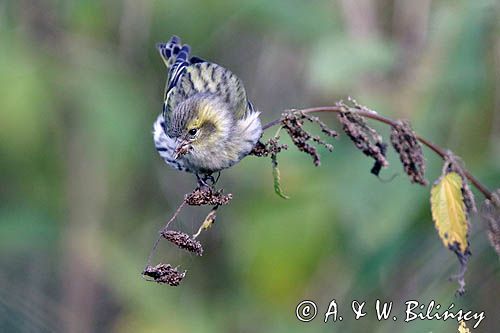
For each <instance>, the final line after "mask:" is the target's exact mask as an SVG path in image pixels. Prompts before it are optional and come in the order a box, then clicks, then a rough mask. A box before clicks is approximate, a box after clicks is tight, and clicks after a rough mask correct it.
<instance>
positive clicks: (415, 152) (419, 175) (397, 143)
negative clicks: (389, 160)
mask: <svg viewBox="0 0 500 333" xmlns="http://www.w3.org/2000/svg"><path fill="white" fill-rule="evenodd" d="M391 143H392V146H393V147H394V149H395V150H396V151H397V152H398V154H399V159H400V160H401V163H403V168H404V170H405V172H406V174H407V175H408V177H410V180H411V182H412V183H418V184H421V185H423V186H426V185H427V184H428V182H427V179H425V176H424V173H425V160H424V154H423V153H422V146H421V145H420V143H419V142H418V139H417V136H416V134H415V132H414V131H413V130H412V128H411V126H410V123H409V122H407V121H398V122H397V124H396V125H395V126H393V127H392V131H391Z"/></svg>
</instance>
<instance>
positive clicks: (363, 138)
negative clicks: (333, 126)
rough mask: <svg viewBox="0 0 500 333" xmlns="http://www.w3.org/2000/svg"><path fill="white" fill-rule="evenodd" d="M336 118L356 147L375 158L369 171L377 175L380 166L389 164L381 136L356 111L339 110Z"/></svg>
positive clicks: (385, 146)
mask: <svg viewBox="0 0 500 333" xmlns="http://www.w3.org/2000/svg"><path fill="white" fill-rule="evenodd" d="M337 118H338V120H339V122H340V123H341V124H342V129H343V130H344V132H345V133H346V134H347V136H348V137H349V138H350V139H351V140H352V142H354V145H355V146H356V148H358V149H359V150H361V151H362V152H363V153H364V154H365V155H366V156H369V157H371V158H373V159H374V160H375V164H374V165H373V168H372V169H371V172H372V173H373V174H375V175H377V176H378V174H379V173H380V170H381V169H382V167H387V166H388V165H389V163H388V162H387V159H386V158H385V155H386V151H387V145H386V144H385V143H384V142H382V137H381V136H380V135H379V134H378V133H377V132H376V131H375V130H374V129H373V128H371V127H369V126H368V125H367V124H366V122H365V120H364V119H363V117H361V116H360V115H359V114H356V112H353V111H344V112H340V113H338V114H337Z"/></svg>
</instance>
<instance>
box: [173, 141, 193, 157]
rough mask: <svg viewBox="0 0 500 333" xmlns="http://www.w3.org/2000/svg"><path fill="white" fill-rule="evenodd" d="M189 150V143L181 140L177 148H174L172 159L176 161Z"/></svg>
mask: <svg viewBox="0 0 500 333" xmlns="http://www.w3.org/2000/svg"><path fill="white" fill-rule="evenodd" d="M191 149H192V147H191V142H189V141H188V140H182V141H181V142H179V144H178V145H177V148H175V151H174V159H175V160H176V159H178V158H179V157H181V156H183V155H186V154H187V153H188V152H189V151H190V150H191Z"/></svg>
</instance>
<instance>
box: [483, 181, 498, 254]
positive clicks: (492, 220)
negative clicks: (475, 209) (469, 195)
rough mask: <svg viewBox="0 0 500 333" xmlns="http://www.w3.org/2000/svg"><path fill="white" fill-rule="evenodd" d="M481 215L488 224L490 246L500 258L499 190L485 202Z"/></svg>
mask: <svg viewBox="0 0 500 333" xmlns="http://www.w3.org/2000/svg"><path fill="white" fill-rule="evenodd" d="M481 215H482V217H483V218H484V219H485V220H486V222H488V238H489V239H490V243H491V246H493V248H494V249H495V251H496V252H497V254H498V255H499V256H500V189H498V190H496V191H495V192H494V193H493V195H492V198H491V200H486V201H485V203H484V205H483V207H482V209H481Z"/></svg>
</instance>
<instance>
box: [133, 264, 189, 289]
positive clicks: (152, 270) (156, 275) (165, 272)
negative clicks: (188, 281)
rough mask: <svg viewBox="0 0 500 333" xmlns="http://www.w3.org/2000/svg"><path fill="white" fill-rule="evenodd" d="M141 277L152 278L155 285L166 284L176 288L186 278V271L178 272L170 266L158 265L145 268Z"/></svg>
mask: <svg viewBox="0 0 500 333" xmlns="http://www.w3.org/2000/svg"><path fill="white" fill-rule="evenodd" d="M142 275H144V276H147V277H150V278H153V281H155V282H157V283H166V284H168V285H170V286H178V285H179V283H180V282H181V281H182V279H183V278H184V277H185V276H186V271H184V272H179V271H178V270H177V268H174V267H172V266H171V265H170V264H158V265H156V266H154V267H153V266H147V267H146V268H145V269H144V271H143V272H142Z"/></svg>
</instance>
